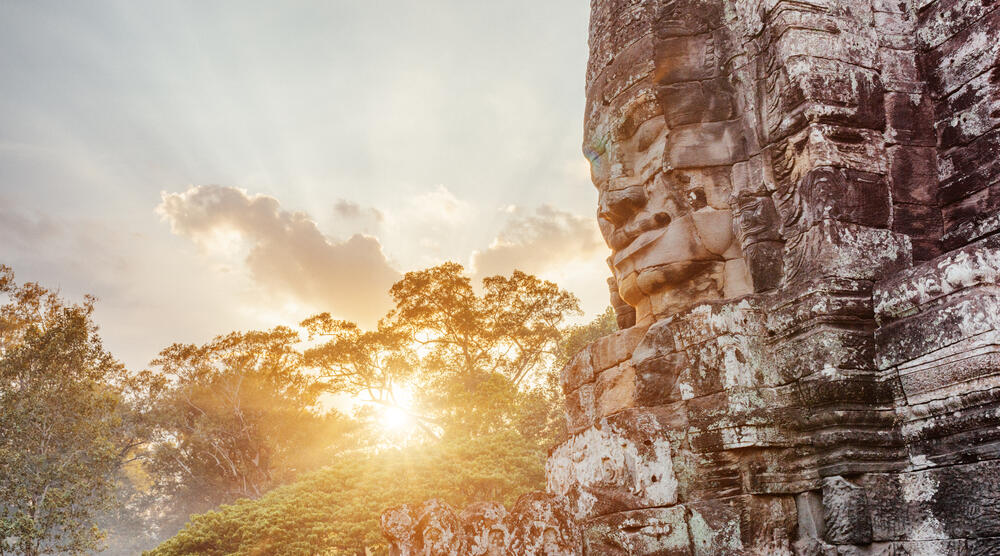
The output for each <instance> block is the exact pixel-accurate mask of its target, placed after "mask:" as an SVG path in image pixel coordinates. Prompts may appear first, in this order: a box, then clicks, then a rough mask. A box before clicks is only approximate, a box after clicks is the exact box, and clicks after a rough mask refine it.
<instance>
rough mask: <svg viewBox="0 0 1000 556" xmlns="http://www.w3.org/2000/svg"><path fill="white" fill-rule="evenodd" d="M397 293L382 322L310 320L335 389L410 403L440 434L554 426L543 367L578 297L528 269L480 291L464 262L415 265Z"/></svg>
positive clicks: (315, 360)
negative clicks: (405, 396)
mask: <svg viewBox="0 0 1000 556" xmlns="http://www.w3.org/2000/svg"><path fill="white" fill-rule="evenodd" d="M389 293H390V295H391V296H392V299H393V301H394V303H395V308H394V309H393V310H392V311H391V312H390V313H389V314H388V315H387V316H386V317H385V318H384V319H382V321H381V322H380V323H379V326H378V328H377V330H375V331H371V332H362V331H361V330H360V329H359V328H358V327H357V326H356V325H354V324H353V323H347V322H343V321H337V320H334V319H332V318H331V317H330V316H329V315H328V314H320V315H317V316H315V317H312V318H310V319H307V320H306V321H304V322H303V323H302V325H303V326H304V327H305V328H307V329H308V330H309V332H310V337H312V338H324V339H326V340H327V341H326V342H325V343H323V344H321V345H319V346H316V347H313V348H312V349H309V350H308V351H306V353H305V359H306V364H307V365H309V366H311V367H314V368H316V369H317V370H318V373H319V375H320V376H321V377H322V378H323V379H324V381H325V384H326V386H327V388H328V389H329V390H330V391H332V392H338V393H347V394H351V395H357V394H359V393H360V394H365V396H366V397H365V401H368V402H370V403H374V404H378V405H382V406H387V407H392V408H395V409H398V410H401V411H405V412H406V413H407V414H409V415H410V416H411V417H412V418H413V419H414V420H415V421H416V422H417V423H418V424H419V425H420V426H421V427H422V428H423V430H424V431H425V432H427V433H428V434H429V435H430V436H434V437H436V436H440V435H442V434H444V435H447V434H455V435H459V436H468V435H479V434H490V433H492V432H496V431H498V430H503V429H507V428H515V429H518V430H521V432H522V433H526V434H529V435H535V434H538V433H539V432H540V431H541V430H542V429H544V428H545V426H544V421H545V420H546V419H548V418H549V417H548V416H546V417H545V418H543V419H542V420H541V421H542V422H539V417H540V414H539V411H538V409H539V408H541V407H542V406H545V405H547V404H546V401H547V398H546V396H547V392H546V384H545V382H544V380H541V379H543V378H544V377H543V376H542V374H543V371H544V369H546V368H547V366H548V365H550V364H551V362H552V361H553V360H554V359H555V358H556V357H557V355H558V341H559V338H560V330H559V326H560V325H561V324H562V323H563V321H564V320H565V318H566V316H567V315H569V314H571V313H574V312H579V302H578V300H577V299H576V297H574V296H573V295H572V294H570V293H569V292H566V291H564V290H560V289H559V287H558V286H556V285H555V284H553V283H551V282H546V281H542V280H539V279H538V278H536V277H534V276H531V275H528V274H525V273H523V272H520V271H514V273H513V274H512V275H511V276H510V277H504V276H491V277H488V278H485V279H484V280H483V288H482V294H477V293H476V291H475V289H474V288H473V286H472V281H471V280H470V279H469V278H468V277H467V276H466V275H465V274H464V269H463V268H462V266H461V265H459V264H456V263H446V264H442V265H440V266H436V267H433V268H429V269H426V270H421V271H416V272H408V273H407V274H406V275H405V276H404V277H403V278H402V279H401V280H400V281H398V282H397V283H396V284H394V285H393V286H392V289H391V290H390V292H389ZM400 388H408V389H410V390H411V391H413V392H415V393H416V395H415V396H414V398H415V399H414V400H413V403H412V404H410V405H405V404H401V403H400V402H399V400H398V399H397V392H398V389H400ZM543 413H544V412H543ZM536 425H541V426H536Z"/></svg>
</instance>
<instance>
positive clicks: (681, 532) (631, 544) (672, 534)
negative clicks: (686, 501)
mask: <svg viewBox="0 0 1000 556" xmlns="http://www.w3.org/2000/svg"><path fill="white" fill-rule="evenodd" d="M685 517H686V516H685V509H684V507H683V506H674V507H672V508H654V509H649V510H636V511H631V512H621V513H616V514H611V515H607V516H604V517H600V518H597V519H594V520H591V521H589V522H588V523H587V524H586V525H585V526H584V532H583V539H584V554H586V555H588V556H589V555H593V556H597V555H601V556H605V555H607V556H690V555H691V540H690V538H689V537H688V526H687V521H686V519H685Z"/></svg>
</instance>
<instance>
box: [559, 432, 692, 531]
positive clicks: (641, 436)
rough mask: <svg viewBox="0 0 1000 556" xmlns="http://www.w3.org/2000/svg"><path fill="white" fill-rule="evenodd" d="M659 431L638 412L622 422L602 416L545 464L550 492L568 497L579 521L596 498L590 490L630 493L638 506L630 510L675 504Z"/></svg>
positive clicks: (670, 469)
mask: <svg viewBox="0 0 1000 556" xmlns="http://www.w3.org/2000/svg"><path fill="white" fill-rule="evenodd" d="M657 429H659V425H658V423H657V422H656V421H655V419H654V418H652V417H651V416H648V415H636V416H634V417H632V418H630V419H629V421H627V422H626V423H625V424H624V425H619V424H614V423H610V422H608V421H607V420H604V421H602V422H601V423H599V424H598V425H596V426H594V427H591V428H589V429H587V430H585V431H584V432H582V433H580V434H578V435H576V436H574V437H572V438H570V439H569V440H568V441H566V442H565V443H563V444H562V445H561V446H559V447H558V448H557V449H556V450H555V451H554V452H553V453H552V456H550V457H549V460H548V462H547V464H546V477H547V483H548V490H549V492H552V493H554V494H558V495H561V496H567V497H568V498H569V499H570V500H571V501H572V504H573V511H574V513H575V515H576V516H577V518H581V519H582V518H584V517H588V516H590V515H591V512H592V510H593V508H594V505H595V504H596V502H597V499H596V498H595V496H594V495H593V494H591V492H590V491H591V490H592V489H595V490H596V489H608V490H616V491H620V492H623V493H626V494H628V495H630V496H631V497H633V498H634V500H635V501H636V505H637V507H636V508H629V509H639V508H643V507H655V506H667V505H671V504H674V503H676V502H677V478H676V477H675V475H674V471H673V465H672V462H671V459H670V441H669V440H667V439H666V438H665V437H664V436H663V435H662V433H663V432H665V431H662V430H660V431H658V430H657ZM657 432H659V433H660V434H657ZM640 443H641V446H640Z"/></svg>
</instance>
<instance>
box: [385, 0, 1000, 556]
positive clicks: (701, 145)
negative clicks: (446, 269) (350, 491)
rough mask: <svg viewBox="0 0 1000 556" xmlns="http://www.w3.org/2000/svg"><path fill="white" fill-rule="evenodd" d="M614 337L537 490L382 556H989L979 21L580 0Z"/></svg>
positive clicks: (994, 517) (986, 24)
mask: <svg viewBox="0 0 1000 556" xmlns="http://www.w3.org/2000/svg"><path fill="white" fill-rule="evenodd" d="M591 10H592V12H591V23H590V63H589V66H588V70H587V76H586V83H587V89H586V91H587V110H586V114H585V132H584V152H585V154H586V155H587V157H588V158H589V159H590V160H591V166H592V175H593V179H594V184H595V185H596V186H597V188H598V189H599V191H600V206H599V208H598V218H599V220H600V225H601V230H602V232H603V233H604V236H605V239H606V240H607V242H608V245H609V246H610V248H611V250H612V255H611V257H610V258H609V260H608V262H609V266H610V267H611V272H612V275H613V278H612V279H611V280H610V284H611V290H612V302H613V304H614V306H615V308H616V311H617V313H618V321H619V325H620V327H621V328H622V330H620V331H619V332H617V333H616V334H613V335H611V336H607V337H604V338H602V339H601V340H599V341H597V342H595V343H594V344H591V345H590V346H588V347H587V348H586V349H584V350H583V351H582V352H581V353H580V354H578V355H577V356H576V357H575V358H574V359H573V360H572V362H571V363H570V364H569V365H568V366H567V368H566V369H565V370H564V371H563V387H564V390H565V392H566V397H567V402H566V414H567V423H568V427H569V432H570V437H569V439H568V440H566V442H565V443H563V444H562V445H560V446H559V447H558V448H557V449H555V450H554V452H553V453H552V454H551V456H550V458H549V460H548V464H547V476H548V493H547V494H541V493H539V494H534V495H530V496H528V497H526V498H525V499H523V500H522V501H521V502H519V503H518V505H517V507H515V508H514V509H512V511H511V512H509V513H508V512H507V511H506V510H505V509H503V508H502V507H497V506H495V505H482V506H477V507H473V508H469V509H467V510H466V512H464V513H463V515H462V516H458V515H456V514H455V513H454V512H453V511H452V510H451V509H450V508H447V507H443V506H442V505H441V504H440V503H436V502H432V503H428V504H425V505H424V506H422V507H420V508H414V509H410V508H402V509H395V510H392V511H390V512H387V514H386V515H385V516H384V517H383V523H384V526H385V530H386V532H387V535H388V536H389V537H390V539H391V540H392V541H393V542H394V543H395V548H394V550H396V551H397V553H400V554H438V553H440V554H595V555H596V554H610V555H654V554H655V555H675V554H676V555H713V554H747V555H751V554H753V555H758V554H759V555H779V554H789V555H791V554H803V555H854V554H859V555H860V554H887V555H889V554H892V555H896V554H943V555H951V554H969V555H979V554H983V555H986V554H1000V404H998V400H1000V2H995V1H994V0H592V1H591Z"/></svg>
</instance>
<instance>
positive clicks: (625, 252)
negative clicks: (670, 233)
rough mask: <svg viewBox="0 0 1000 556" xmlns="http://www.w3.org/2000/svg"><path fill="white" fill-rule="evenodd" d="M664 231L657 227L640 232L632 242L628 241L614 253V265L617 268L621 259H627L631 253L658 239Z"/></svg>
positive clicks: (665, 231) (664, 229) (633, 253)
mask: <svg viewBox="0 0 1000 556" xmlns="http://www.w3.org/2000/svg"><path fill="white" fill-rule="evenodd" d="M665 233H667V230H666V228H659V229H656V230H650V231H648V232H644V233H642V234H641V235H639V237H637V238H635V239H633V240H632V242H631V243H629V244H628V245H627V246H626V247H625V248H624V249H622V250H621V251H619V252H617V253H615V258H614V266H615V267H616V268H617V267H618V265H619V264H621V263H622V261H624V260H626V259H628V258H629V257H631V256H632V255H635V254H636V253H638V252H639V251H641V250H642V249H643V248H645V247H647V246H649V245H650V244H652V243H653V242H655V241H656V240H658V239H660V238H661V237H663V234H665Z"/></svg>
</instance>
